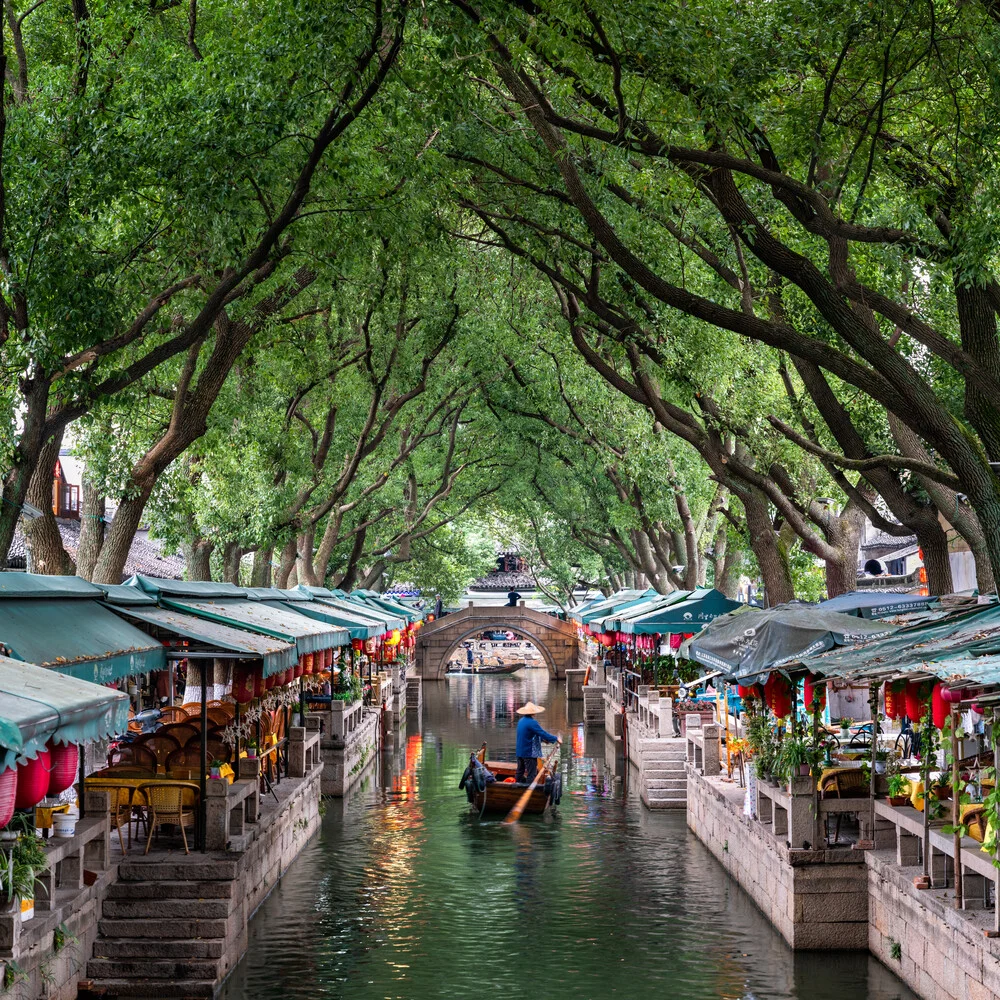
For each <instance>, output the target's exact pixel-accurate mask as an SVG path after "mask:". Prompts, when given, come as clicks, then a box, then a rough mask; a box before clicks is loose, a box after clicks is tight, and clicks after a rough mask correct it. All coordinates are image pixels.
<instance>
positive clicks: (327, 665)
mask: <svg viewBox="0 0 1000 1000" xmlns="http://www.w3.org/2000/svg"><path fill="white" fill-rule="evenodd" d="M323 669H324V670H332V669H333V646H330V647H329V649H324V650H323ZM316 672H317V673H320V671H316Z"/></svg>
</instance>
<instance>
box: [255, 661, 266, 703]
mask: <svg viewBox="0 0 1000 1000" xmlns="http://www.w3.org/2000/svg"><path fill="white" fill-rule="evenodd" d="M266 690H267V681H266V680H265V679H264V670H263V668H261V670H260V671H259V672H258V673H255V674H254V675H253V696H254V697H255V698H263V697H264V692H265V691H266Z"/></svg>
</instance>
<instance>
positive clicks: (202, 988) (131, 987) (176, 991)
mask: <svg viewBox="0 0 1000 1000" xmlns="http://www.w3.org/2000/svg"><path fill="white" fill-rule="evenodd" d="M94 985H95V986H99V987H100V989H101V990H103V991H104V996H105V997H107V998H108V1000H111V998H113V997H117V998H121V1000H125V998H126V997H129V998H131V997H142V998H143V1000H173V998H174V997H211V996H214V995H215V980H214V979H174V980H172V981H170V980H159V979H148V980H142V979H103V980H101V981H100V982H97V981H96V980H95V982H94Z"/></svg>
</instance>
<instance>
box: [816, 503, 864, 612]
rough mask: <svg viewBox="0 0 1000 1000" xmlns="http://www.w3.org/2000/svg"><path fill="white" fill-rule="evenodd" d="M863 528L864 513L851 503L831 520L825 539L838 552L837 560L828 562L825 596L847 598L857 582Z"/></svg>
mask: <svg viewBox="0 0 1000 1000" xmlns="http://www.w3.org/2000/svg"><path fill="white" fill-rule="evenodd" d="M864 524H865V512H864V511H863V510H862V509H861V508H860V507H859V506H858V505H857V504H854V503H848V504H847V506H846V507H845V508H844V510H843V511H842V513H841V514H840V516H839V517H834V516H832V515H831V517H830V525H829V527H828V528H827V531H826V535H827V538H828V540H829V541H830V543H831V544H832V546H833V547H834V548H835V549H836V551H837V558H836V559H827V560H826V562H825V566H826V595H827V597H838V596H839V595H840V594H849V593H850V592H851V591H852V590H854V589H855V588H856V585H857V582H858V548H859V546H860V544H861V531H862V529H863V528H864Z"/></svg>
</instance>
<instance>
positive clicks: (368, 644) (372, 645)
mask: <svg viewBox="0 0 1000 1000" xmlns="http://www.w3.org/2000/svg"><path fill="white" fill-rule="evenodd" d="M377 650H378V639H366V640H365V652H366V653H368V655H369V656H371V655H373V654H374V653H375V652H376V651H377Z"/></svg>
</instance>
